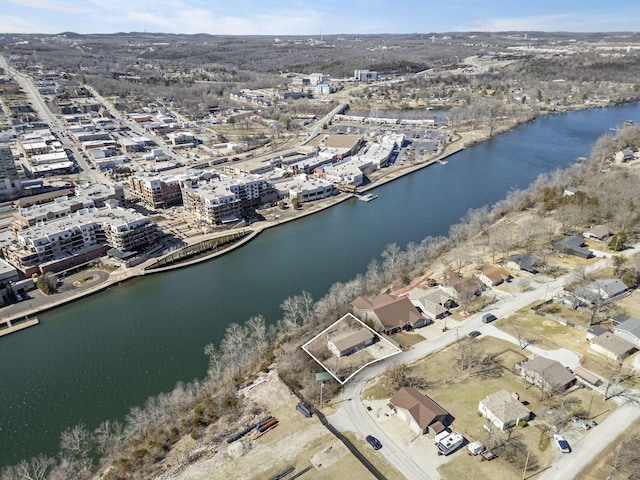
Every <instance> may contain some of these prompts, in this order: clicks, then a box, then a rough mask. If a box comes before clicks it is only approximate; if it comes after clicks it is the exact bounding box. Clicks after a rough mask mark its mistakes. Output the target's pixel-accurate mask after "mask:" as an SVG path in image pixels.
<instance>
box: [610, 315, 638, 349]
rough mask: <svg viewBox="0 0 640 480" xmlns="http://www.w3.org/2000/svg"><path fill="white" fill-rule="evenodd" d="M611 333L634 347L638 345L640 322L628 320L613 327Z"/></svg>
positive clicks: (634, 319) (633, 319)
mask: <svg viewBox="0 0 640 480" xmlns="http://www.w3.org/2000/svg"><path fill="white" fill-rule="evenodd" d="M613 333H615V334H616V335H618V336H619V337H622V338H624V339H625V340H628V341H630V342H633V343H634V344H636V345H640V320H638V319H637V318H629V319H627V320H625V321H624V322H622V323H619V324H618V325H616V326H615V327H613Z"/></svg>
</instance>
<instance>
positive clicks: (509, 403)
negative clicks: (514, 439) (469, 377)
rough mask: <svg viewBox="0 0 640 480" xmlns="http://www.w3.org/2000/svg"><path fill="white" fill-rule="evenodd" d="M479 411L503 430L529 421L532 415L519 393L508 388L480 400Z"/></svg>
mask: <svg viewBox="0 0 640 480" xmlns="http://www.w3.org/2000/svg"><path fill="white" fill-rule="evenodd" d="M478 412H480V414H481V415H482V416H483V417H485V418H486V419H487V420H489V421H490V422H491V423H493V424H494V425H495V426H496V427H498V428H499V429H500V430H503V431H504V430H505V429H506V428H509V427H513V426H515V425H517V424H518V423H520V422H521V421H523V420H524V421H528V420H529V418H530V417H531V411H530V410H529V409H528V408H527V407H525V406H524V405H523V404H522V402H521V401H520V400H519V398H518V395H517V394H516V393H514V394H511V393H509V392H507V391H506V390H500V391H498V392H496V393H492V394H491V395H489V396H487V397H485V398H483V399H482V400H480V402H479V403H478Z"/></svg>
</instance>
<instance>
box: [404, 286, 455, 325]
mask: <svg viewBox="0 0 640 480" xmlns="http://www.w3.org/2000/svg"><path fill="white" fill-rule="evenodd" d="M408 297H409V299H410V300H411V303H413V304H414V305H415V306H416V307H417V308H418V309H419V310H421V311H422V314H423V315H425V316H426V317H428V318H430V319H431V320H437V319H440V318H444V317H446V316H447V315H449V310H448V308H446V307H445V306H444V305H445V304H446V303H447V302H448V301H449V300H450V298H449V296H448V295H447V294H445V293H444V291H442V290H440V289H439V288H438V289H435V290H425V289H424V288H414V289H412V290H411V291H409V293H408Z"/></svg>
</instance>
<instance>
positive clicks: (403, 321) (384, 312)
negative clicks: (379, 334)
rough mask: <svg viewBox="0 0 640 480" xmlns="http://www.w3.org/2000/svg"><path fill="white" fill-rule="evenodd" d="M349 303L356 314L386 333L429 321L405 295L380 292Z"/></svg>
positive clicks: (425, 323) (415, 326) (417, 326)
mask: <svg viewBox="0 0 640 480" xmlns="http://www.w3.org/2000/svg"><path fill="white" fill-rule="evenodd" d="M351 305H352V306H353V309H354V313H355V314H356V316H358V317H359V318H361V319H362V320H363V321H365V322H367V321H369V322H371V323H372V324H373V326H374V328H375V329H376V330H379V331H383V332H384V333H386V334H390V333H395V332H398V331H400V330H411V329H414V328H420V327H423V326H425V325H427V324H428V323H429V319H428V318H426V317H424V316H423V315H422V314H421V313H420V312H419V311H418V309H417V308H416V307H415V305H414V304H413V303H411V300H409V298H407V297H400V298H399V297H396V296H395V295H389V294H384V293H383V294H381V295H378V296H377V297H375V298H373V299H370V298H368V297H358V298H356V299H355V300H354V301H353V302H352V303H351Z"/></svg>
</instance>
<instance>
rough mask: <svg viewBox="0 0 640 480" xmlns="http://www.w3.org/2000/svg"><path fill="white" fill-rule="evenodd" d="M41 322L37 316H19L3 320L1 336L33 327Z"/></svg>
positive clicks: (0, 329) (0, 324) (0, 325)
mask: <svg viewBox="0 0 640 480" xmlns="http://www.w3.org/2000/svg"><path fill="white" fill-rule="evenodd" d="M38 323H40V321H39V320H38V318H37V317H33V318H29V317H24V318H18V319H14V320H3V321H1V322H0V337H2V336H4V335H9V334H10V333H14V332H18V331H20V330H24V329H25V328H29V327H33V326H34V325H37V324H38Z"/></svg>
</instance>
